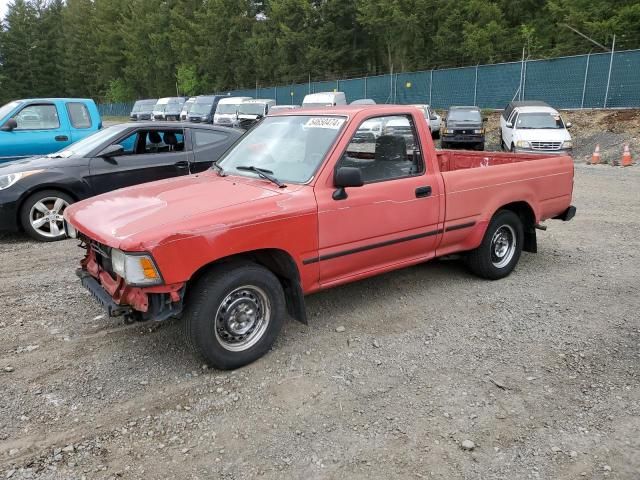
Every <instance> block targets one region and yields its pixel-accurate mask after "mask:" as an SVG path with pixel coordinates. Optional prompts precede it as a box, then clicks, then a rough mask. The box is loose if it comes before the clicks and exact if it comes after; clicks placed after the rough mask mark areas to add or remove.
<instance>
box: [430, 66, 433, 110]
mask: <svg viewBox="0 0 640 480" xmlns="http://www.w3.org/2000/svg"><path fill="white" fill-rule="evenodd" d="M432 87H433V68H432V69H431V75H430V78H429V106H430V107H433V103H431V88H432Z"/></svg>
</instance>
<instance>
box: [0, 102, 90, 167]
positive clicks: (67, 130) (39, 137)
mask: <svg viewBox="0 0 640 480" xmlns="http://www.w3.org/2000/svg"><path fill="white" fill-rule="evenodd" d="M100 128H102V120H101V118H100V113H99V112H98V108H97V107H96V104H95V103H94V101H93V100H89V99H83V98H31V99H27V100H15V101H13V102H9V103H7V104H6V105H4V106H2V107H0V163H2V162H6V161H9V160H17V159H19V158H24V157H31V156H34V155H46V154H48V153H52V152H57V151H58V150H61V149H63V148H65V147H66V146H68V145H70V144H72V143H74V142H77V141H78V140H80V139H82V138H84V137H86V136H87V135H91V134H92V133H94V132H95V131H97V130H99V129H100Z"/></svg>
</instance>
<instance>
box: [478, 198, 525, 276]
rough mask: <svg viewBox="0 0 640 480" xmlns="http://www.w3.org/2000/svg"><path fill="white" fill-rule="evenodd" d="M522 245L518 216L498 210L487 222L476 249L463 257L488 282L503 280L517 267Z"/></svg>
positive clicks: (522, 233)
mask: <svg viewBox="0 0 640 480" xmlns="http://www.w3.org/2000/svg"><path fill="white" fill-rule="evenodd" d="M514 240H515V241H514ZM523 242H524V229H523V226H522V221H521V220H520V217H519V216H518V215H516V214H515V213H513V212H512V211H510V210H499V211H498V212H497V213H496V214H495V215H494V216H493V218H492V219H491V222H489V226H488V227H487V231H486V232H485V234H484V238H483V239H482V243H481V244H480V246H479V247H478V248H476V249H475V250H472V251H471V252H469V254H468V255H467V258H466V261H467V266H468V267H469V269H470V270H471V272H473V273H474V274H475V275H477V276H479V277H482V278H486V279H488V280H498V279H500V278H504V277H506V276H507V275H509V274H510V273H511V272H512V271H513V269H514V268H515V267H516V265H517V264H518V260H519V259H520V254H521V253H522V246H523Z"/></svg>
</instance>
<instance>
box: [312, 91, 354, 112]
mask: <svg viewBox="0 0 640 480" xmlns="http://www.w3.org/2000/svg"><path fill="white" fill-rule="evenodd" d="M346 104H347V97H346V96H345V94H344V92H319V93H310V94H309V95H306V96H305V97H304V100H302V108H318V107H335V106H336V105H346Z"/></svg>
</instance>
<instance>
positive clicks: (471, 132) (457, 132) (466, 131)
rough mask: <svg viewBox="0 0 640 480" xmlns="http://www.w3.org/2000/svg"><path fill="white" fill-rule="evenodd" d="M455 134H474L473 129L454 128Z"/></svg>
mask: <svg viewBox="0 0 640 480" xmlns="http://www.w3.org/2000/svg"><path fill="white" fill-rule="evenodd" d="M453 133H454V134H455V135H474V133H473V130H454V131H453Z"/></svg>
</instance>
